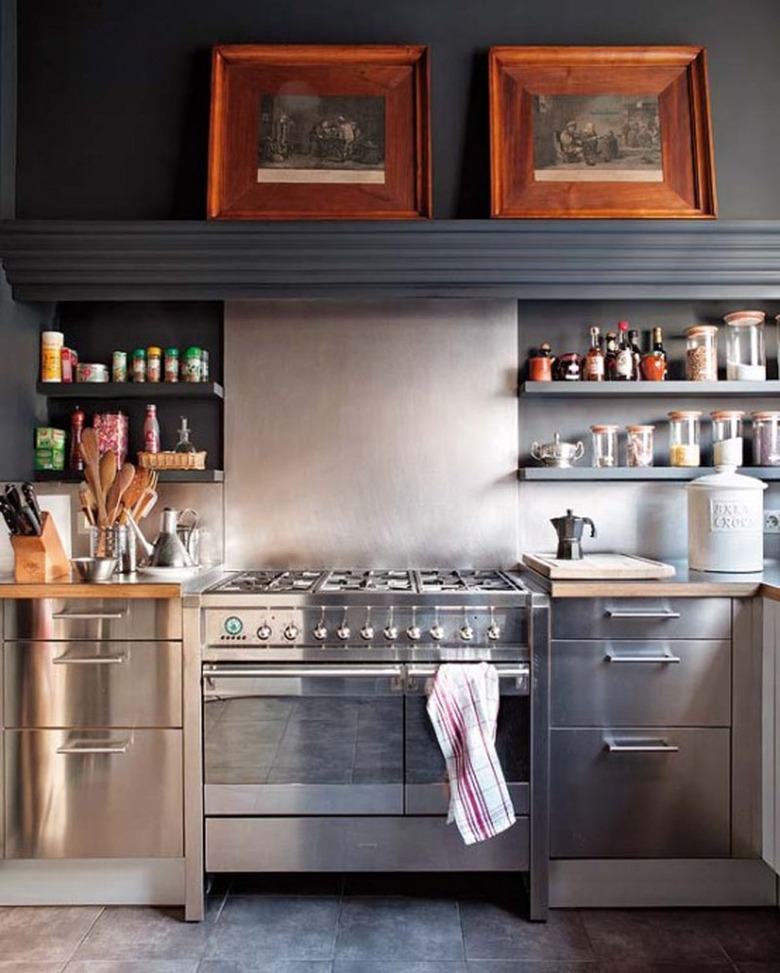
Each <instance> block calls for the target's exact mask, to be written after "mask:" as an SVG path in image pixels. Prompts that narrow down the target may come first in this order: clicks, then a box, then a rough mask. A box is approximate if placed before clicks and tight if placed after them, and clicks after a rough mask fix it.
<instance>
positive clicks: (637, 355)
mask: <svg viewBox="0 0 780 973" xmlns="http://www.w3.org/2000/svg"><path fill="white" fill-rule="evenodd" d="M628 340H629V343H630V344H631V354H632V355H633V359H634V366H633V371H632V375H631V378H632V379H633V380H634V381H635V382H638V381H639V379H640V377H641V376H640V374H639V363H640V361H641V360H642V342H641V340H640V334H639V332H638V331H629V332H628Z"/></svg>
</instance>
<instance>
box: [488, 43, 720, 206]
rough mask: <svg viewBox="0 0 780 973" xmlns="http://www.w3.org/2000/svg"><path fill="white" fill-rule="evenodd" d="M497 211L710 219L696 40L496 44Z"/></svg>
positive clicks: (705, 110) (705, 115)
mask: <svg viewBox="0 0 780 973" xmlns="http://www.w3.org/2000/svg"><path fill="white" fill-rule="evenodd" d="M489 71H490V152H491V160H490V161H491V167H490V173H491V176H490V183H491V215H492V216H496V217H508V218H518V217H522V218H526V217H530V218H534V217H536V218H561V217H562V218H645V217H653V218H664V219H670V218H675V217H680V218H689V219H706V218H713V217H714V216H715V215H716V203H715V173H714V166H713V158H712V133H711V130H710V109H709V97H708V90H707V68H706V58H705V52H704V50H703V48H700V47H493V48H491V50H490V65H489Z"/></svg>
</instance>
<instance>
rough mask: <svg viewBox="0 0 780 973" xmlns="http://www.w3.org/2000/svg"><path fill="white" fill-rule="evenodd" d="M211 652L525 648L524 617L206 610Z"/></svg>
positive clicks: (423, 610) (501, 611) (503, 610)
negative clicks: (242, 649)
mask: <svg viewBox="0 0 780 973" xmlns="http://www.w3.org/2000/svg"><path fill="white" fill-rule="evenodd" d="M204 614H205V638H206V644H207V645H209V646H212V647H219V646H227V647H236V648H237V647H241V646H246V647H247V648H249V647H269V648H270V647H277V646H296V647H303V646H317V645H319V646H328V647H334V646H341V647H348V646H349V645H359V646H362V647H363V648H366V647H369V648H370V647H371V645H376V646H388V645H398V646H413V645H425V644H426V643H428V644H431V645H437V646H447V645H452V646H458V645H460V646H463V645H488V644H491V645H496V644H504V645H517V644H526V640H527V629H526V613H525V611H524V610H523V609H518V608H513V607H508V608H507V607H504V606H501V607H494V606H489V605H488V606H480V607H478V608H469V607H463V606H458V607H449V606H447V607H444V608H435V607H428V606H420V607H416V606H411V607H408V608H407V607H406V606H402V607H392V608H387V607H384V606H382V607H379V606H377V607H368V608H366V607H357V606H356V607H348V608H343V607H331V606H326V607H316V606H309V605H307V606H306V607H302V608H300V607H295V608H292V607H291V608H283V607H278V608H277V607H270V606H269V607H268V608H257V607H252V608H246V609H240V608H233V609H216V608H206V610H205V613H204Z"/></svg>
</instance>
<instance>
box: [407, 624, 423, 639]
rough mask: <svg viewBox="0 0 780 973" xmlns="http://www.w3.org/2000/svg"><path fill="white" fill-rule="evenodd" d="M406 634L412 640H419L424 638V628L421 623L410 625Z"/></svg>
mask: <svg viewBox="0 0 780 973" xmlns="http://www.w3.org/2000/svg"><path fill="white" fill-rule="evenodd" d="M406 634H407V635H408V636H409V638H410V639H411V640H412V642H419V641H420V639H421V638H422V629H421V628H420V626H419V625H410V626H409V628H407V630H406Z"/></svg>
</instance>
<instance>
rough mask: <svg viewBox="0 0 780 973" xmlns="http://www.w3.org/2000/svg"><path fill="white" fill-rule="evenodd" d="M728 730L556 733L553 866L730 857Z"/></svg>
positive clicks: (552, 790)
mask: <svg viewBox="0 0 780 973" xmlns="http://www.w3.org/2000/svg"><path fill="white" fill-rule="evenodd" d="M730 750H731V745H730V732H729V730H727V729H678V728H675V729H655V730H644V729H642V730H637V729H630V730H629V729H620V730H617V729H599V730H582V729H579V730H553V731H552V733H551V754H550V765H551V787H550V819H551V820H550V823H551V827H550V848H551V854H552V855H553V857H555V858H710V857H711V858H725V857H728V855H729V853H730V811H729V803H730V791H731V786H730V766H729V765H730V759H731V754H730Z"/></svg>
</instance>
